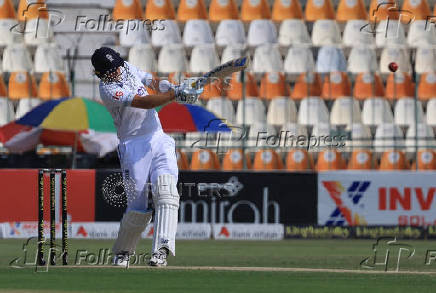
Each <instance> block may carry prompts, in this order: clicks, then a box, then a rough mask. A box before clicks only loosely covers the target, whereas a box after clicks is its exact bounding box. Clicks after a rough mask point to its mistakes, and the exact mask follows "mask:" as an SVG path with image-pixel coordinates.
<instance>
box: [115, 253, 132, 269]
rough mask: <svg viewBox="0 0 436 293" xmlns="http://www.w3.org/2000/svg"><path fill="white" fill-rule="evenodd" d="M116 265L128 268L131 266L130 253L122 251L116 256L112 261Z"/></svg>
mask: <svg viewBox="0 0 436 293" xmlns="http://www.w3.org/2000/svg"><path fill="white" fill-rule="evenodd" d="M112 264H113V265H114V266H117V267H125V268H127V267H128V266H129V254H128V253H127V252H122V253H119V254H117V255H115V257H114V261H113V263H112Z"/></svg>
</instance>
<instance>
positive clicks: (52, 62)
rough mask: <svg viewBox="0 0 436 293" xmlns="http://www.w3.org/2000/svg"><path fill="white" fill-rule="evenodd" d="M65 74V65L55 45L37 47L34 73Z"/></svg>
mask: <svg viewBox="0 0 436 293" xmlns="http://www.w3.org/2000/svg"><path fill="white" fill-rule="evenodd" d="M51 71H60V72H65V64H64V60H63V59H62V56H61V54H60V52H59V47H58V45H57V44H55V43H49V44H42V45H39V46H38V48H37V49H36V52H35V72H51Z"/></svg>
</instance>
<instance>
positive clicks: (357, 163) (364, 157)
mask: <svg viewBox="0 0 436 293" xmlns="http://www.w3.org/2000/svg"><path fill="white" fill-rule="evenodd" d="M348 169H349V170H371V169H374V161H373V156H372V153H371V152H370V151H368V150H354V151H353V152H352V153H351V158H350V161H349V162H348Z"/></svg>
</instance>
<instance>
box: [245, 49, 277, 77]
mask: <svg viewBox="0 0 436 293" xmlns="http://www.w3.org/2000/svg"><path fill="white" fill-rule="evenodd" d="M252 71H253V72H254V73H264V72H281V71H283V61H282V56H281V55H280V52H279V48H278V45H276V44H275V45H274V44H265V45H261V46H258V47H257V48H256V50H255V51H254V56H253V65H252Z"/></svg>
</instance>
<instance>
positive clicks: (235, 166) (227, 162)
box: [222, 149, 252, 171]
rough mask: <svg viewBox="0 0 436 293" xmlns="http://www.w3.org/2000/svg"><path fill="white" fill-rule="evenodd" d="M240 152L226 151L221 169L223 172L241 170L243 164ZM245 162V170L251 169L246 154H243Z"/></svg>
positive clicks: (235, 150)
mask: <svg viewBox="0 0 436 293" xmlns="http://www.w3.org/2000/svg"><path fill="white" fill-rule="evenodd" d="M242 158H243V155H242V150H241V149H232V150H228V151H227V152H226V154H225V155H224V158H223V167H222V169H223V170H224V171H233V170H243V169H244V162H243V160H242ZM245 162H246V166H247V169H251V167H252V166H251V160H250V156H249V155H248V154H245Z"/></svg>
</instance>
